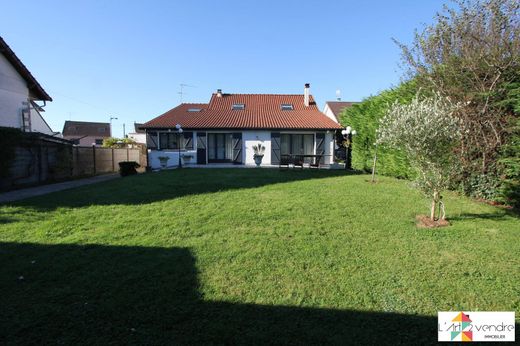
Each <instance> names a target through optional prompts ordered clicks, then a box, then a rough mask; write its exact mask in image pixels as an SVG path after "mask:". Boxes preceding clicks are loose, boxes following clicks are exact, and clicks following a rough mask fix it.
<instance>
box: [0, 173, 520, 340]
mask: <svg viewBox="0 0 520 346" xmlns="http://www.w3.org/2000/svg"><path fill="white" fill-rule="evenodd" d="M368 179H369V176H365V175H345V173H344V172H342V171H323V170H321V171H309V170H305V171H299V170H289V171H278V170H266V169H229V170H225V169H222V170H220V169H184V170H177V171H167V172H161V173H150V174H146V175H139V176H134V177H128V178H123V179H118V180H115V181H109V182H105V183H100V184H97V185H91V186H85V187H81V188H77V189H74V190H68V191H64V192H59V193H55V194H51V195H46V196H42V197H38V198H33V199H29V200H26V201H23V202H19V203H16V204H13V205H10V206H0V292H1V294H0V344H22V343H23V344H27V343H35V344H36V343H37V344H43V343H52V344H72V343H84V344H92V343H97V344H109V343H125V344H127V343H135V344H171V343H183V344H184V343H217V344H219V343H228V344H236V343H248V344H251V343H268V342H269V343H270V342H277V343H310V342H313V343H345V342H346V341H347V340H350V341H356V342H359V343H390V342H391V343H399V342H401V343H434V342H436V340H437V334H436V333H437V325H436V324H437V318H436V315H437V311H439V310H462V309H463V310H509V311H511V310H514V311H516V313H517V315H518V314H519V313H520V269H519V268H520V241H519V237H520V219H519V218H517V217H515V216H513V215H510V214H509V213H507V212H506V211H505V210H504V209H499V208H495V207H491V206H488V205H485V204H482V203H477V202H474V201H471V200H468V199H466V198H463V197H460V196H457V195H455V194H448V195H447V196H446V197H445V203H446V210H447V214H448V218H449V219H450V222H451V223H452V225H451V226H450V227H447V228H442V229H417V228H416V227H415V224H414V217H415V215H416V214H420V213H423V214H424V213H427V212H428V201H427V200H425V199H424V198H423V197H422V196H421V195H420V194H419V193H417V192H416V191H414V190H412V189H411V188H410V187H409V186H408V184H409V183H408V182H406V181H399V180H395V179H390V178H380V179H379V182H378V183H377V184H370V183H368V182H367V180H368ZM22 276H23V278H21V277H22ZM517 328H518V327H517Z"/></svg>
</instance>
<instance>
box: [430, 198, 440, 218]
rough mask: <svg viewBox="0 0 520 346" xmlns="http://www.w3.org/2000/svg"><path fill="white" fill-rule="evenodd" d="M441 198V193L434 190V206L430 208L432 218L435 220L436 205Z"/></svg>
mask: <svg viewBox="0 0 520 346" xmlns="http://www.w3.org/2000/svg"><path fill="white" fill-rule="evenodd" d="M438 200H439V193H438V192H437V191H433V199H432V206H431V210H430V219H431V220H432V221H435V206H436V205H437V201H438Z"/></svg>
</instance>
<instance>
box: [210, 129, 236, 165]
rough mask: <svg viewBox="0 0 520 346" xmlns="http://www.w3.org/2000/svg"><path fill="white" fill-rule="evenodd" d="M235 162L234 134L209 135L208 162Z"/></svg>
mask: <svg viewBox="0 0 520 346" xmlns="http://www.w3.org/2000/svg"><path fill="white" fill-rule="evenodd" d="M232 160H233V134H231V133H209V134H208V161H209V162H231V161H232Z"/></svg>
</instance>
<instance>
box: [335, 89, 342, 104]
mask: <svg viewBox="0 0 520 346" xmlns="http://www.w3.org/2000/svg"><path fill="white" fill-rule="evenodd" d="M336 100H338V101H341V90H339V89H338V90H336Z"/></svg>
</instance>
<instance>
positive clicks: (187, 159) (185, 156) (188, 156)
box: [182, 154, 193, 163]
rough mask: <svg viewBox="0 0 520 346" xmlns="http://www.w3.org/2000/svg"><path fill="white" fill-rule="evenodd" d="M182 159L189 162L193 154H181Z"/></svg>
mask: <svg viewBox="0 0 520 346" xmlns="http://www.w3.org/2000/svg"><path fill="white" fill-rule="evenodd" d="M182 159H183V160H184V162H186V163H190V161H191V159H193V155H192V154H183V155H182Z"/></svg>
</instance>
